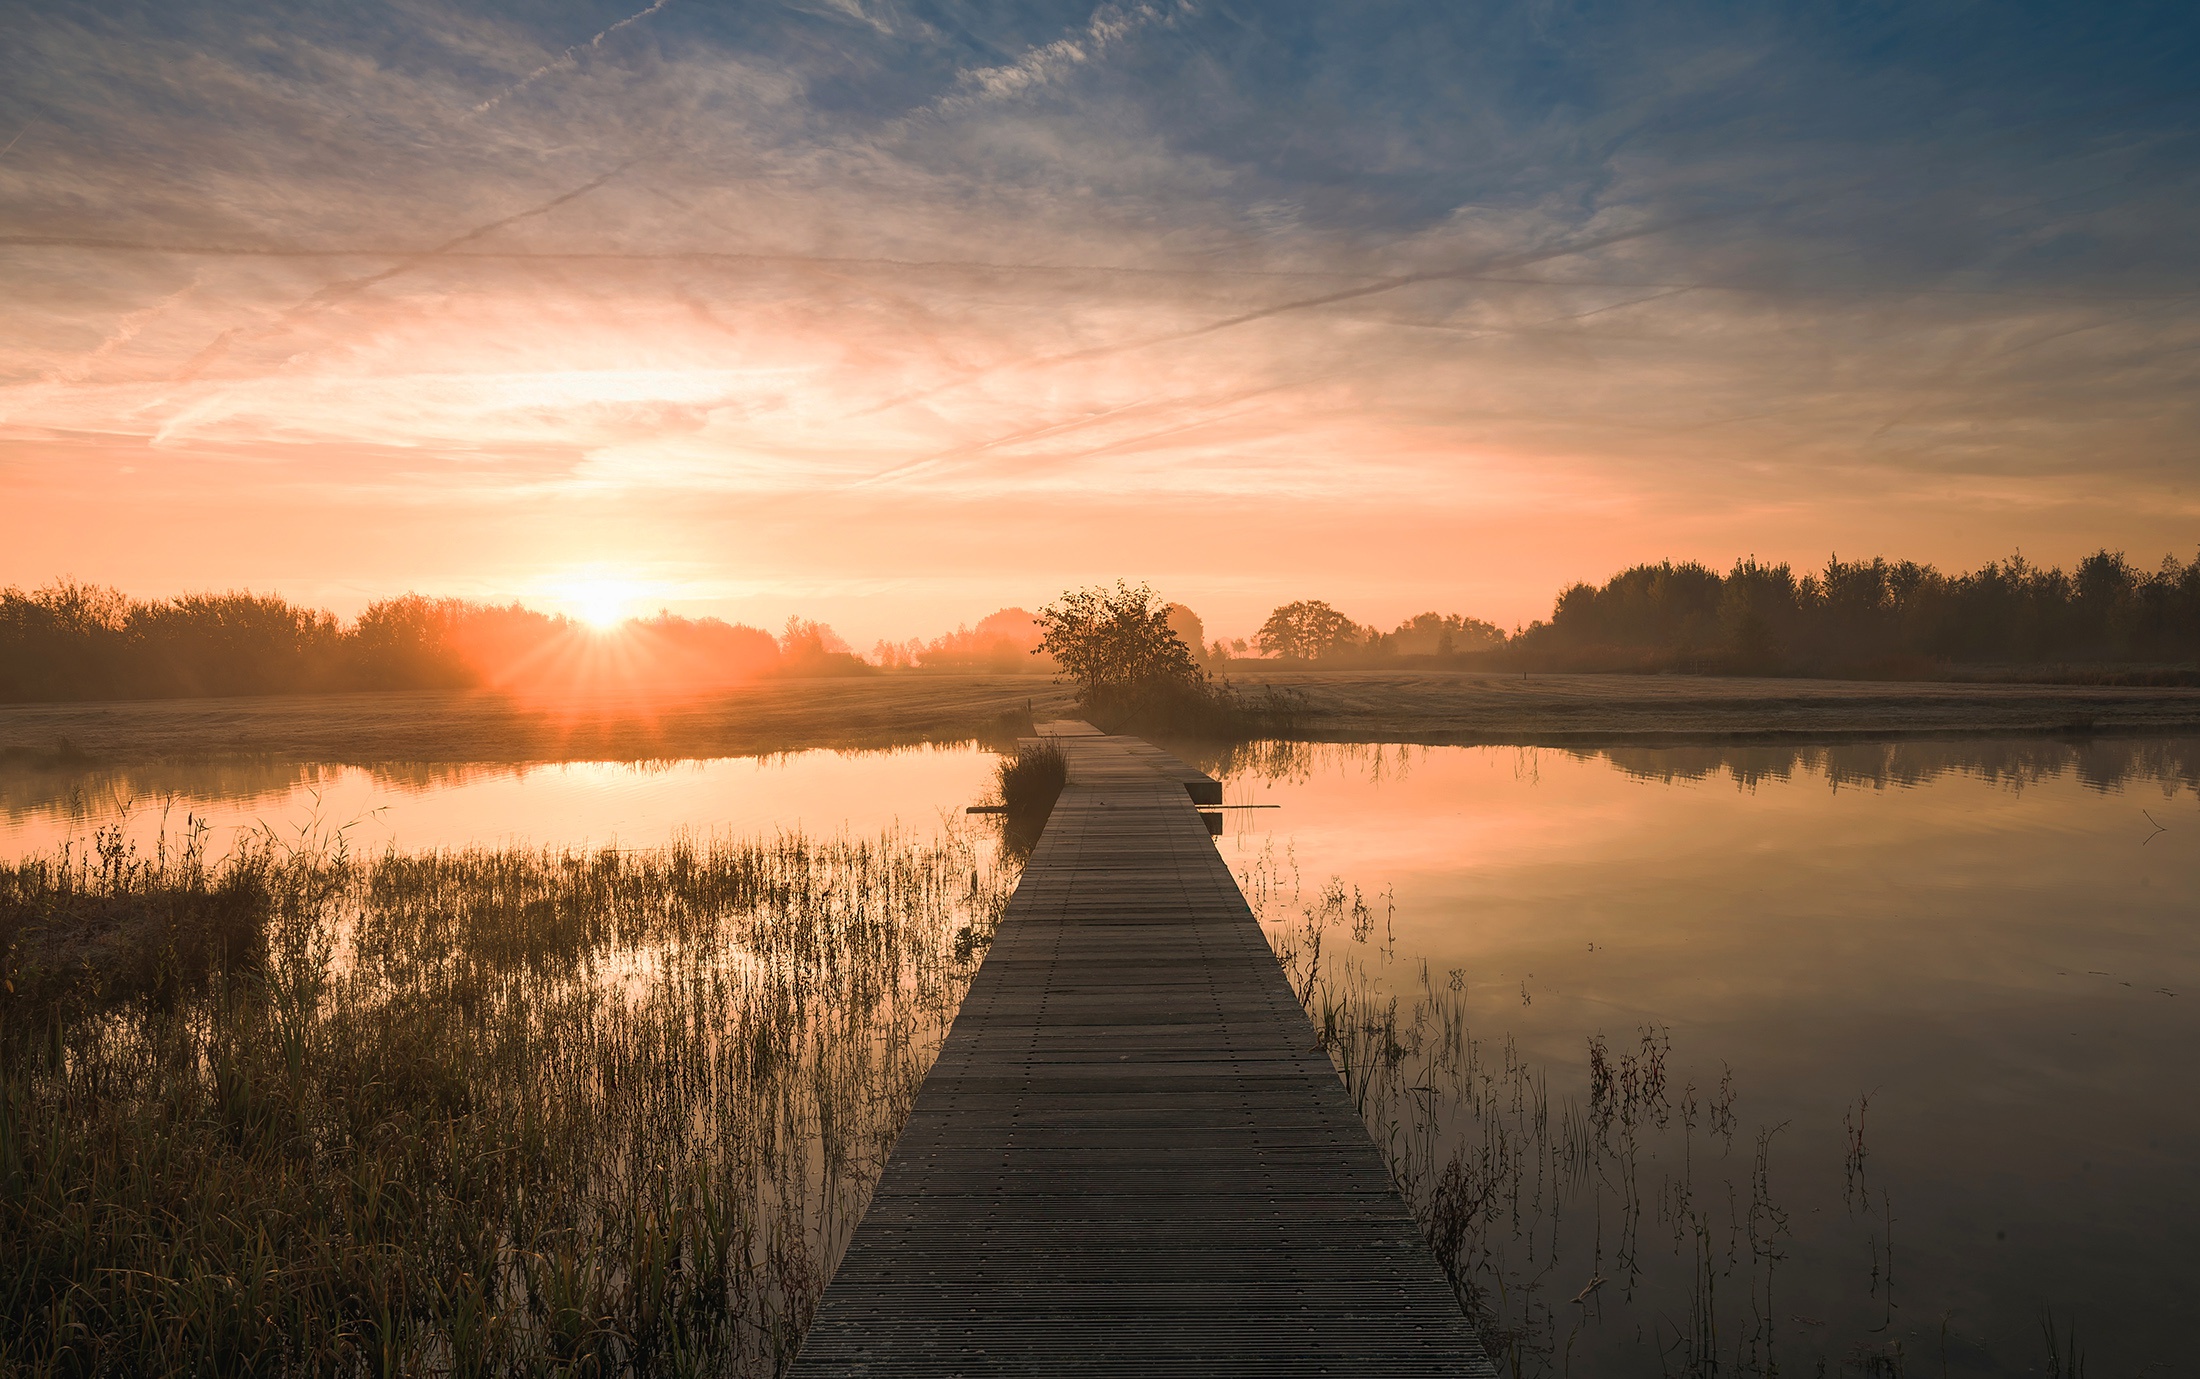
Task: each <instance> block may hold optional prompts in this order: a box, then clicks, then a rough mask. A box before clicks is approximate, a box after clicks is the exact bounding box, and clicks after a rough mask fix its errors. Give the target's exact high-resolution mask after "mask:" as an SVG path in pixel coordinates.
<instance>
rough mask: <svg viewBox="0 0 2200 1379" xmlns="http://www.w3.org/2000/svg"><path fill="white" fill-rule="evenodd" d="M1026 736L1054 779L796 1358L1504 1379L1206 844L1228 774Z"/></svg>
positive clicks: (860, 1364)
mask: <svg viewBox="0 0 2200 1379" xmlns="http://www.w3.org/2000/svg"><path fill="white" fill-rule="evenodd" d="M1039 731H1040V734H1041V736H1043V737H1046V738H1051V739H1053V740H1054V741H1055V742H1056V743H1057V745H1059V746H1060V747H1061V749H1062V751H1063V753H1064V755H1065V756H1066V757H1067V758H1068V759H1069V766H1070V775H1069V785H1068V787H1067V788H1066V789H1065V790H1064V791H1063V792H1062V797H1061V799H1060V800H1059V801H1057V802H1056V804H1055V807H1054V813H1053V815H1052V816H1051V817H1050V818H1049V820H1048V823H1047V827H1046V830H1045V832H1044V833H1043V834H1042V835H1041V837H1040V840H1039V845H1038V847H1037V848H1036V849H1035V850H1034V852H1033V854H1032V857H1031V860H1030V862H1029V864H1028V865H1027V866H1026V868H1025V871H1024V874H1023V878H1022V880H1021V882H1020V884H1019V885H1018V886H1017V888H1016V893H1015V895H1014V896H1013V897H1012V898H1011V899H1010V902H1009V906H1008V912H1007V915H1006V917H1005V918H1004V919H1003V921H1002V924H1001V928H1000V932H999V934H998V935H997V936H996V938H995V939H994V942H993V945H992V948H991V950H990V951H989V952H988V954H987V956H986V960H985V962H984V964H983V966H981V967H980V969H979V971H978V975H977V977H976V979H975V980H974V981H973V982H972V984H971V988H970V992H969V995H968V996H967V997H966V998H965V1000H964V1002H963V1006H962V1009H961V1011H960V1012H959V1013H958V1014H957V1016H956V1019H955V1023H954V1026H953V1028H952V1029H951V1030H950V1031H949V1033H948V1037H947V1040H946V1043H945V1044H944V1045H943V1046H942V1048H941V1051H940V1056H939V1061H938V1062H937V1063H936V1064H935V1065H934V1067H933V1069H932V1071H931V1074H930V1076H928V1077H927V1078H926V1080H925V1083H924V1087H923V1089H922V1090H921V1091H920V1093H919V1095H918V1098H917V1105H916V1109H915V1111H914V1113H913V1114H912V1115H911V1116H910V1119H909V1124H908V1126H907V1127H906V1128H905V1129H904V1130H903V1132H902V1136H901V1139H900V1141H899V1143H897V1144H896V1146H895V1149H894V1153H893V1156H892V1157H891V1159H890V1160H889V1161H888V1163H887V1166H886V1170H885V1173H884V1174H883V1175H882V1176H881V1178H880V1179H879V1183H878V1186H877V1188H876V1189H875V1191H874V1192H873V1195H872V1198H871V1203H870V1206H869V1209H868V1210H867V1211H866V1213H865V1215H864V1219H863V1222H862V1224H861V1225H860V1226H859V1227H858V1229H857V1231H856V1234H855V1237H854V1240H853V1242H852V1243H851V1244H850V1246H849V1248H848V1254H847V1256H846V1258H845V1259H844V1260H843V1261H842V1263H841V1266H840V1269H839V1272H838V1273H837V1274H836V1275H835V1277H834V1279H833V1282H832V1285H831V1287H829V1288H828V1289H827V1290H826V1293H825V1298H824V1302H823V1304H822V1305H821V1306H820V1308H819V1310H818V1314H817V1318H816V1320H815V1322H814V1323H813V1325H812V1326H811V1328H810V1332H809V1336H808V1338H807V1340H806V1341H805V1343H804V1346H803V1350H802V1354H801V1356H800V1357H799V1358H798V1360H797V1362H796V1365H795V1369H794V1372H795V1373H796V1374H798V1375H802V1376H819V1377H820V1379H822V1377H823V1376H844V1375H885V1374H895V1375H920V1376H921V1375H994V1374H1000V1375H1007V1374H1036V1373H1047V1374H1054V1373H1060V1374H1070V1375H1081V1374H1092V1375H1101V1374H1108V1375H1130V1374H1142V1375H1143V1374H1216V1375H1255V1374H1260V1375H1271V1374H1354V1375H1408V1374H1411V1375H1423V1374H1447V1375H1462V1374H1463V1375H1475V1376H1492V1379H1494V1376H1493V1371H1492V1370H1491V1369H1490V1366H1489V1363H1488V1361H1487V1359H1486V1358H1485V1357H1484V1356H1483V1353H1482V1350H1481V1348H1480V1346H1479V1345H1478V1344H1477V1342H1476V1340H1475V1337H1474V1333H1473V1331H1472V1329H1471V1328H1470V1327H1469V1326H1468V1325H1467V1322H1466V1320H1465V1318H1464V1317H1463V1316H1462V1315H1461V1313H1460V1310H1459V1307H1458V1304H1457V1303H1456V1301H1455V1300H1454V1299H1453V1297H1452V1294H1451V1289H1450V1287H1449V1285H1447V1284H1446V1283H1445V1281H1444V1278H1443V1275H1442V1273H1441V1272H1440V1271H1439V1270H1438V1269H1437V1267H1436V1265H1435V1262H1434V1261H1433V1260H1432V1259H1431V1258H1430V1257H1429V1255H1428V1252H1427V1250H1426V1248H1425V1247H1424V1246H1423V1244H1422V1242H1421V1238H1420V1234H1419V1232H1418V1230H1417V1229H1416V1228H1415V1226H1414V1224H1413V1221H1412V1219H1411V1218H1410V1217H1409V1216H1408V1215H1407V1213H1406V1211H1405V1208H1404V1205H1403V1203H1401V1202H1400V1201H1399V1199H1398V1195H1397V1193H1396V1192H1395V1190H1394V1189H1393V1188H1392V1186H1391V1183H1390V1180H1389V1177H1388V1175H1387V1173H1386V1172H1385V1170H1384V1168H1383V1164H1382V1160H1381V1159H1380V1157H1379V1156H1378V1155H1377V1154H1376V1152H1375V1148H1374V1146H1373V1145H1372V1144H1370V1143H1369V1142H1368V1139H1367V1133H1366V1130H1365V1129H1364V1128H1363V1127H1362V1125H1361V1124H1360V1121H1359V1118H1358V1117H1357V1116H1356V1115H1355V1114H1354V1112H1353V1109H1352V1106H1351V1104H1350V1103H1349V1102H1348V1101H1347V1100H1346V1098H1345V1095H1344V1090H1343V1087H1342V1085H1341V1084H1340V1083H1339V1081H1338V1079H1337V1076H1336V1073H1335V1070H1334V1069H1333V1068H1332V1067H1331V1066H1330V1063H1329V1060H1328V1057H1327V1055H1326V1054H1324V1053H1323V1052H1322V1050H1321V1049H1320V1047H1319V1046H1318V1044H1317V1043H1316V1041H1315V1038H1314V1031H1313V1027H1312V1026H1311V1025H1310V1024H1309V1023H1308V1022H1307V1019H1306V1014H1305V1012H1304V1011H1303V1010H1301V1009H1300V1008H1299V1004H1298V1001H1297V1000H1296V999H1295V998H1294V997H1293V996H1292V993H1291V990H1290V988H1289V986H1288V985H1287V984H1286V983H1285V981H1284V978H1283V973H1282V971H1281V970H1280V969H1279V968H1278V966H1277V964H1276V960H1275V957H1274V955H1273V954H1272V953H1271V952H1270V950H1269V947H1268V944H1267V942H1266V941H1265V940H1264V939H1263V938H1262V937H1261V933H1260V927H1259V925H1258V924H1257V923H1255V922H1254V919H1253V916H1252V913H1251V911H1250V910H1249V909H1248V908H1247V906H1246V904H1245V898H1244V896H1243V895H1242V894H1240V893H1239V891H1238V888H1237V884H1236V882H1235V881H1234V880H1233V879H1232V877H1231V876H1230V872H1229V868H1228V867H1227V866H1225V865H1224V864H1223V862H1222V859H1221V858H1220V857H1219V856H1217V855H1216V853H1215V850H1214V846H1213V844H1212V842H1211V841H1210V840H1209V837H1208V833H1207V827H1206V825H1205V824H1204V823H1202V822H1201V818H1200V815H1199V811H1198V808H1197V804H1198V803H1206V802H1214V803H1219V802H1220V800H1221V786H1220V785H1219V784H1218V783H1217V782H1215V781H1214V780H1213V778H1212V777H1209V776H1206V775H1204V774H1203V773H1201V772H1199V771H1197V770H1194V769H1193V768H1192V767H1190V766H1188V765H1186V764H1185V763H1183V762H1182V761H1179V760H1178V759H1176V758H1175V757H1173V756H1170V755H1169V754H1167V753H1166V752H1162V751H1160V750H1159V749H1157V748H1154V747H1152V746H1151V745H1150V744H1147V743H1144V742H1141V741H1139V740H1137V739H1135V738H1124V737H1116V736H1111V735H1108V734H1105V733H1101V732H1098V731H1097V730H1095V729H1094V728H1092V727H1091V725H1089V724H1085V723H1074V722H1065V723H1047V724H1041V725H1039ZM1202 782H1204V785H1203V784H1202Z"/></svg>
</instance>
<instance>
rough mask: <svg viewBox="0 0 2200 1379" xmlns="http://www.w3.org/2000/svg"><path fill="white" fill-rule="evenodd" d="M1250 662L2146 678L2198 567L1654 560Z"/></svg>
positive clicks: (2172, 650)
mask: <svg viewBox="0 0 2200 1379" xmlns="http://www.w3.org/2000/svg"><path fill="white" fill-rule="evenodd" d="M1256 654H1257V655H1259V656H1261V657H1264V658H1267V659H1269V660H1270V661H1272V662H1281V663H1284V664H1306V665H1319V666H1325V667H1334V668H1340V669H1342V668H1354V667H1368V666H1378V665H1381V664H1384V663H1385V662H1395V661H1397V660H1398V659H1399V658H1403V657H1416V658H1423V659H1430V660H1435V661H1438V662H1450V663H1454V664H1459V665H1470V666H1485V667H1489V668H1504V669H1541V670H1576V671H1660V670H1686V671H1698V672H1704V673H1710V674H1763V675H1886V676H1916V677H1925V678H1931V677H1935V676H1942V675H1947V674H1952V673H1960V672H1962V671H1965V670H1966V669H1978V668H2008V669H2020V668H2033V669H2037V668H2039V667H2042V666H2056V667H2062V668H2065V669H2080V668H2085V667H2093V668H2106V667H2112V666H2113V667H2123V668H2125V669H2126V670H2128V671H2130V672H2132V673H2133V674H2134V675H2136V676H2137V677H2138V678H2146V673H2147V672H2148V671H2150V670H2151V671H2165V672H2166V671H2172V670H2176V669H2178V668H2190V667H2193V666H2195V663H2200V560H2196V561H2194V562H2193V563H2189V564H2188V563H2185V562H2183V561H2180V560H2178V559H2176V558H2175V557H2169V558H2165V559H2164V560H2163V561H2162V563H2161V564H2160V565H2159V566H2157V567H2156V568H2154V569H2152V570H2144V569H2141V568H2139V567H2137V566H2135V565H2133V564H2132V563H2131V561H2130V560H2129V559H2128V558H2127V557H2126V556H2125V555H2124V554H2123V553H2121V552H2114V551H2108V550H2101V551H2097V552H2095V553H2094V554H2093V555H2090V556H2087V557H2086V558H2085V559H2084V560H2082V561H2080V562H2078V565H2077V567H2076V568H2075V569H2072V570H2069V571H2067V572H2066V571H2064V570H2062V569H2060V568H2059V567H2053V566H2041V565H2036V564H2033V563H2032V562H2031V561H2029V560H2027V559H2025V557H2023V556H2022V555H2016V556H2012V557H2010V558H2009V559H2007V560H2001V561H1989V562H1987V563H1986V564H1985V565H1983V566H1981V567H1979V568H1978V569H1976V570H1971V571H1968V572H1964V573H1958V574H1947V573H1944V572H1942V571H1940V570H1939V569H1936V568H1935V567H1933V566H1931V565H1925V564H1920V563H1918V562H1916V561H1889V560H1886V559H1872V560H1846V561H1845V560H1842V559H1840V558H1838V557H1835V558H1833V559H1829V560H1828V561H1827V562H1826V564H1825V567H1824V568H1823V569H1820V570H1815V571H1808V572H1804V573H1800V574H1798V573H1797V572H1796V571H1795V570H1794V568H1793V567H1791V566H1789V565H1784V564H1777V565H1776V564H1768V563H1764V562H1760V561H1758V560H1756V559H1754V558H1746V559H1743V560H1739V561H1736V562H1735V564H1734V567H1733V568H1732V569H1731V570H1729V571H1727V572H1726V573H1725V574H1723V575H1722V574H1720V573H1719V572H1718V571H1717V570H1714V569H1712V568H1711V567H1709V566H1707V565H1703V564H1699V563H1696V562H1693V561H1690V562H1682V563H1678V564H1676V563H1674V562H1672V561H1661V562H1659V563H1657V564H1654V565H1650V564H1645V565H1635V566H1631V567H1629V568H1628V569H1625V570H1622V571H1620V572H1619V573H1618V574H1615V575H1613V576H1612V577H1611V578H1610V579H1608V580H1606V581H1605V582H1604V583H1603V584H1589V583H1577V584H1574V585H1572V586H1570V587H1568V588H1567V589H1566V590H1564V591H1563V592H1562V593H1560V594H1559V596H1558V598H1557V600H1556V602H1555V603H1554V605H1553V607H1552V610H1551V616H1550V617H1549V618H1548V619H1547V620H1546V619H1539V620H1537V621H1535V622H1533V623H1530V624H1529V625H1528V626H1526V627H1524V628H1517V629H1515V630H1514V631H1513V632H1512V633H1511V634H1507V633H1506V632H1505V631H1504V630H1503V629H1501V628H1499V627H1497V626H1496V625H1494V624H1492V623H1489V622H1485V621H1483V620H1481V619H1479V618H1471V617H1465V616H1462V615H1460V614H1449V615H1444V614H1437V613H1422V614H1420V615H1418V616H1416V617H1412V618H1408V619H1406V620H1405V621H1404V622H1402V623H1400V624H1399V625H1398V626H1397V627H1396V628H1394V629H1392V630H1391V631H1388V632H1384V631H1381V630H1379V629H1378V628H1376V627H1373V626H1369V625H1365V624H1361V623H1359V622H1356V621H1354V620H1353V619H1352V618H1351V617H1350V616H1348V615H1347V614H1345V613H1343V612H1341V611H1339V610H1338V609H1336V608H1335V607H1333V606H1331V605H1330V604H1328V603H1326V602H1323V601H1321V600H1318V599H1302V600H1297V601H1294V602H1291V603H1286V604H1283V605H1281V606H1280V607H1278V608H1276V609H1275V611H1273V612H1272V613H1270V614H1269V615H1268V618H1267V620H1266V621H1265V622H1263V623H1262V624H1261V627H1260V630H1259V632H1257V633H1256V634H1255V635H1254V637H1253V638H1252V639H1251V641H1250V643H1248V642H1247V641H1245V640H1243V639H1240V640H1238V641H1236V642H1233V643H1229V644H1225V643H1222V642H1216V643H1214V644H1213V646H1212V647H1211V648H1210V649H1209V653H1208V656H1207V658H1206V659H1207V663H1208V664H1209V665H1210V666H1220V665H1223V664H1224V663H1226V662H1227V661H1229V660H1231V659H1233V658H1235V657H1242V656H1251V655H1256ZM2157 678H2160V677H2157ZM2170 678H2177V677H2175V676H2171V677H2170Z"/></svg>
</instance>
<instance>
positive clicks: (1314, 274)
mask: <svg viewBox="0 0 2200 1379" xmlns="http://www.w3.org/2000/svg"><path fill="white" fill-rule="evenodd" d="M0 248H24V249H82V250H86V251H88V252H92V253H118V254H178V255H191V256H197V257H204V258H272V259H391V258H413V257H416V256H419V255H422V254H431V253H432V254H435V255H436V256H437V257H439V258H450V259H481V260H485V261H488V262H514V263H529V262H546V263H762V264H803V265H817V266H819V267H826V268H879V269H889V270H892V271H894V272H904V271H908V270H912V269H918V270H937V271H949V272H971V273H1047V274H1059V275H1063V276H1068V277H1081V276H1096V275H1113V276H1121V277H1146V278H1287V279H1298V280H1327V281H1331V282H1339V281H1341V282H1364V281H1367V280H1369V279H1371V278H1374V277H1376V276H1378V275H1377V274H1374V273H1364V272H1362V273H1354V272H1346V271H1343V270H1339V269H1312V268H1305V269H1293V268H1156V267H1151V266H1146V265H1140V264H1119V263H1017V262H1013V261H1008V260H1002V259H897V258H883V257H880V256H877V255H868V256H865V255H848V254H785V253H781V254H774V253H765V252H762V251H747V250H736V249H661V250H648V249H470V250H463V251H461V250H430V249H420V248H417V247H411V248H408V247H401V246H397V245H386V244H385V245H375V244H360V245H350V246H339V247H335V248H307V247H303V246H296V245H284V244H201V243H194V242H191V241H185V240H159V239H111V238H107V237H103V236H97V235H10V234H0ZM1521 281H1523V282H1526V281H1531V280H1527V279H1522V280H1521ZM1666 285H1668V284H1658V283H1650V284H1644V283H1632V282H1630V283H1625V284H1622V286H1627V287H1641V286H1653V287H1655V286H1666ZM2150 300H2151V298H2150Z"/></svg>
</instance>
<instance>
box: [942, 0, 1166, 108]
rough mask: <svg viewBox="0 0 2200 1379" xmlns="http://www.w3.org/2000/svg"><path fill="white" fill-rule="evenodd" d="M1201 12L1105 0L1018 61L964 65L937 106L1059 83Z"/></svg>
mask: <svg viewBox="0 0 2200 1379" xmlns="http://www.w3.org/2000/svg"><path fill="white" fill-rule="evenodd" d="M1196 12H1197V11H1196V10H1195V9H1194V8H1193V6H1192V5H1191V3H1190V0H1176V3H1175V4H1173V5H1168V6H1162V5H1154V4H1137V5H1129V6H1125V5H1118V4H1104V5H1102V6H1100V7H1099V8H1098V9H1096V10H1094V11H1093V12H1092V17H1091V18H1090V19H1088V20H1086V21H1085V24H1084V26H1083V27H1082V28H1080V29H1078V30H1077V31H1076V32H1074V33H1071V34H1067V35H1065V36H1063V37H1061V38H1058V39H1055V40H1054V41H1053V42H1052V43H1047V44H1044V45H1041V46H1039V47H1035V48H1029V49H1026V50H1025V51H1024V53H1023V54H1022V55H1021V56H1019V57H1018V58H1017V59H1016V60H1015V61H1014V62H1007V63H1002V64H1000V65H998V66H991V67H965V68H963V69H962V70H961V71H959V72H957V73H956V74H955V87H954V89H953V90H951V91H949V92H948V93H947V94H945V95H943V96H941V97H940V98H939V100H938V101H936V102H935V103H934V106H933V108H934V109H936V110H940V111H956V110H967V109H969V108H971V107H973V106H977V105H982V104H985V103H987V102H990V101H1002V100H1010V99H1013V98H1015V97H1017V96H1022V95H1025V94H1028V93H1030V92H1031V91H1033V90H1034V89H1036V88H1039V87H1044V86H1049V85H1054V84H1056V83H1059V82H1060V81H1061V80H1062V79H1063V78H1064V77H1066V76H1068V75H1069V74H1070V73H1071V72H1074V71H1075V70H1077V69H1078V68H1080V67H1084V66H1087V65H1088V64H1091V63H1094V62H1097V61H1099V60H1100V59H1101V58H1103V57H1105V56H1106V55H1107V52H1108V50H1109V49H1110V48H1112V47H1114V46H1116V45H1117V44H1120V43H1121V42H1122V41H1123V40H1124V39H1127V38H1129V37H1130V36H1131V35H1133V34H1135V33H1138V32H1139V31H1140V30H1143V29H1150V28H1156V27H1165V26H1170V25H1174V24H1176V23H1178V22H1180V21H1182V20H1184V19H1188V18H1190V17H1191V16H1192V15H1193V14H1195V13H1196Z"/></svg>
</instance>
